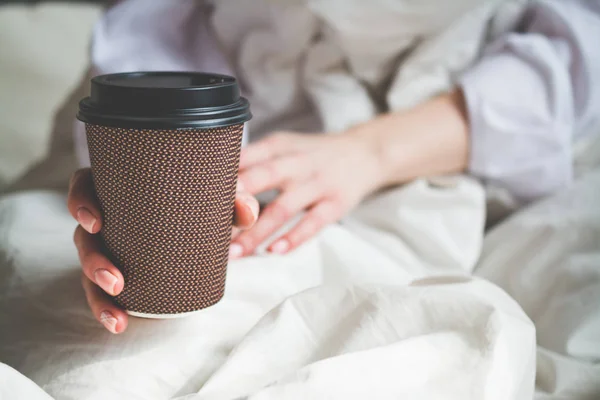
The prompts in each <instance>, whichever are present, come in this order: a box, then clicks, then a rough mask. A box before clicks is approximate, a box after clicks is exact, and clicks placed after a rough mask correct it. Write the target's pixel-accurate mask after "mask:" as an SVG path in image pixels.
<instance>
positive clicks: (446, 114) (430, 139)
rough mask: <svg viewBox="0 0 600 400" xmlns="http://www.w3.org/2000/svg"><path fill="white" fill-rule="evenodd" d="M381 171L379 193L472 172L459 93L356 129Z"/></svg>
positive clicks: (387, 116) (386, 116)
mask: <svg viewBox="0 0 600 400" xmlns="http://www.w3.org/2000/svg"><path fill="white" fill-rule="evenodd" d="M352 134H353V135H355V136H356V137H358V138H360V140H362V143H363V146H365V148H366V149H368V150H367V151H368V152H369V153H370V154H371V155H372V158H373V159H374V163H375V164H376V165H377V171H378V174H379V176H378V177H377V185H378V187H379V188H380V187H384V186H392V185H397V184H401V183H405V182H407V181H410V180H412V179H415V178H419V177H423V176H433V175H442V174H450V173H460V172H464V170H465V169H466V168H467V166H468V159H469V137H468V119H467V114H466V110H465V105H464V99H463V96H462V92H461V91H460V90H459V89H457V90H455V91H453V92H451V93H447V94H444V95H441V96H438V97H436V98H433V99H431V100H429V101H427V102H425V103H423V104H421V105H419V106H417V107H415V108H413V109H411V110H408V111H401V112H395V113H390V114H386V115H382V116H380V117H378V118H377V119H375V120H372V121H370V122H367V123H364V124H362V125H359V126H357V127H355V128H353V129H352Z"/></svg>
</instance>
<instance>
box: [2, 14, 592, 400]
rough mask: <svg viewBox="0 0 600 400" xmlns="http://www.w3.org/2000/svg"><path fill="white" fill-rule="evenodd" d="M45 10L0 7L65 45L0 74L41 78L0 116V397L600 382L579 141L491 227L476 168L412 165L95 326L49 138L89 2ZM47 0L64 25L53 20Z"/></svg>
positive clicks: (65, 114)
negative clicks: (195, 307) (465, 172)
mask: <svg viewBox="0 0 600 400" xmlns="http://www.w3.org/2000/svg"><path fill="white" fill-rule="evenodd" d="M44 7H49V9H46V10H44V9H43V8H36V9H29V8H25V7H24V6H19V7H16V6H15V8H13V9H12V10H10V12H12V13H13V14H11V15H10V16H9V18H10V19H11V20H14V18H18V17H16V15H20V16H21V18H22V19H21V21H22V23H23V24H26V23H28V22H29V23H32V24H33V23H35V24H38V25H39V24H40V21H41V20H43V21H47V22H48V23H51V24H54V25H53V32H62V33H61V34H58V37H57V38H56V42H59V43H60V42H61V41H64V38H65V36H64V35H67V33H68V35H69V36H70V35H73V34H74V33H73V31H69V29H77V30H78V32H81V36H80V38H81V42H78V43H79V45H73V47H72V48H71V51H70V52H69V51H65V52H64V54H63V55H62V56H63V58H64V59H65V60H66V59H68V60H71V62H70V63H68V64H69V65H70V66H71V68H72V69H69V70H68V71H60V69H57V70H55V71H54V72H55V75H49V76H46V77H44V76H41V77H40V76H39V75H36V76H38V78H39V81H33V80H31V79H28V77H29V76H30V75H27V73H25V72H23V78H22V79H21V80H18V79H17V80H16V81H15V82H16V83H14V84H17V85H19V86H18V87H19V88H22V89H23V90H29V91H28V92H24V93H28V94H27V95H24V96H25V97H23V98H25V99H26V98H28V97H27V96H31V93H35V91H36V88H37V90H41V89H40V88H41V87H44V88H46V89H45V90H46V91H45V92H43V93H41V94H40V95H42V94H44V95H45V96H46V97H44V99H45V100H44V102H40V104H36V105H35V106H36V107H37V110H38V112H37V113H34V117H32V116H31V114H27V115H28V118H30V119H31V120H29V121H27V124H30V125H27V124H25V123H24V122H23V118H24V116H23V115H22V114H17V113H15V115H14V116H13V115H11V114H10V113H5V114H3V116H2V119H3V122H2V123H3V124H4V125H3V126H5V127H6V126H12V127H14V129H12V130H10V131H9V130H7V129H4V131H3V132H2V137H1V140H2V146H0V148H1V149H0V151H1V155H0V157H1V159H2V161H4V163H3V164H0V165H2V166H3V167H4V170H2V171H3V175H2V176H3V178H4V180H5V186H4V194H3V195H2V196H1V197H0V398H2V399H4V398H6V399H31V400H37V399H57V400H59V399H77V400H80V399H107V398H110V399H179V400H182V399H186V400H200V399H239V398H249V399H307V398H315V399H317V398H343V399H347V398H361V399H362V398H373V399H396V398H423V399H486V400H488V399H498V400H500V399H532V398H534V399H539V400H541V399H575V400H580V399H581V400H583V399H596V398H600V365H599V363H598V361H599V360H600V268H599V266H600V207H598V199H600V142H598V141H595V142H594V141H589V142H586V143H581V144H580V147H579V148H578V149H576V150H577V180H576V182H575V184H574V185H573V186H572V187H571V188H570V189H569V190H568V191H566V192H564V193H559V194H557V195H555V196H553V197H551V198H548V199H544V200H542V201H539V202H537V203H535V204H532V205H530V206H528V207H526V208H524V209H523V210H521V211H519V212H516V213H514V214H512V215H511V216H509V217H508V218H506V219H505V220H503V221H502V222H501V223H499V224H496V225H494V226H493V227H492V228H491V229H486V208H487V206H488V204H487V199H488V194H487V193H486V190H485V188H484V187H482V186H481V185H480V184H479V183H478V182H477V181H475V180H472V179H470V178H468V177H464V176H455V177H448V178H445V179H443V180H441V179H422V180H417V181H415V182H412V183H410V184H408V185H405V186H403V187H401V188H397V189H394V190H390V191H388V192H386V193H383V194H380V195H378V196H375V197H373V198H371V199H368V200H367V201H366V202H365V203H364V204H363V205H361V206H360V207H359V208H358V209H356V210H355V211H354V212H353V213H352V214H351V215H349V216H348V217H347V218H345V219H344V220H343V221H342V223H340V224H335V225H332V226H329V227H328V228H326V229H325V230H324V231H323V232H322V233H321V234H320V235H319V236H318V237H317V238H316V239H314V240H312V241H311V242H309V243H308V244H306V245H305V246H302V247H301V248H299V249H298V250H297V251H295V252H293V253H292V254H290V255H288V256H284V257H281V256H272V255H265V254H259V255H257V256H254V257H249V258H245V259H242V260H239V261H235V262H232V263H231V264H230V266H229V271H228V278H227V289H226V294H225V297H224V299H223V301H221V302H220V303H219V304H218V305H217V306H215V307H211V308H209V309H207V310H205V311H203V312H201V313H198V314H196V315H194V316H192V317H189V318H183V319H175V320H145V319H138V318H132V320H131V322H130V326H129V328H128V330H127V332H126V333H124V334H121V335H111V334H110V333H108V332H106V331H105V330H104V329H103V328H102V327H101V326H100V325H99V324H98V323H97V322H96V321H95V320H94V319H93V317H92V315H91V313H90V312H89V310H88V309H87V306H86V304H85V298H84V295H83V291H82V289H81V287H80V283H79V280H80V276H79V274H80V271H79V266H78V260H77V255H76V252H75V249H74V246H73V244H72V232H73V229H74V227H75V222H74V221H72V219H71V218H70V217H69V215H68V212H67V210H66V206H65V194H64V186H65V182H66V178H67V177H68V172H69V171H70V170H72V168H74V165H75V160H74V156H73V155H72V154H71V153H72V151H71V147H70V145H69V143H70V142H69V140H67V139H65V138H67V137H68V135H67V136H65V135H56V132H59V131H64V130H67V129H70V128H69V124H70V123H71V121H72V115H73V110H74V106H75V104H76V103H75V100H76V99H77V98H78V97H79V95H80V93H81V92H82V91H85V85H83V86H82V85H79V82H80V81H85V78H82V77H84V76H85V71H86V62H85V52H86V45H85V43H86V40H87V39H86V38H87V37H88V36H86V35H89V29H90V26H91V25H92V24H93V21H94V19H95V18H96V17H97V15H98V12H99V10H98V9H97V8H96V7H93V6H85V7H84V6H80V7H76V8H63V9H62V10H61V11H60V12H61V14H60V15H61V17H60V18H56V14H52V13H53V12H55V10H54V9H52V8H53V7H59V6H56V5H53V6H44ZM50 9H52V10H50ZM48 10H50V11H48ZM32 12H33V13H37V16H36V18H39V19H35V18H33V17H32V14H31V13H32ZM77 12H78V13H80V14H74V13H77ZM6 13H7V9H3V8H0V18H7V17H6ZM15 13H16V14H15ZM19 13H24V14H19ZM44 13H50V14H52V15H54V18H55V19H47V18H52V17H48V15H47V14H44ZM24 15H27V16H26V17H23V16H24ZM65 15H70V17H71V18H73V17H75V16H77V18H76V19H77V21H79V22H80V23H79V24H72V25H69V24H66V25H65V24H63V22H62V21H63V19H62V18H65ZM59 21H61V22H59ZM75 25H77V26H75ZM0 27H2V28H0V29H3V30H4V31H3V32H2V33H0V36H1V37H3V38H5V37H7V36H5V34H6V33H7V31H6V29H11V30H13V31H11V35H16V34H18V35H25V36H21V37H27V36H26V35H29V34H31V35H33V33H29V32H30V31H29V30H27V29H25V26H23V25H21V24H13V25H10V24H9V25H7V24H2V23H0ZM13 37H14V36H13ZM30 38H31V37H30ZM47 40H48V41H50V40H52V38H47ZM29 43H30V44H31V43H34V44H31V46H34V45H35V42H29ZM40 45H42V43H40ZM45 45H49V44H48V42H46V44H45ZM16 47H18V46H13V47H12V49H13V50H14V51H17V50H16ZM23 51H24V52H25V53H24V56H23V57H25V56H26V55H28V54H29V55H31V54H40V53H39V52H38V51H37V50H35V49H29V50H28V49H24V50H23ZM47 57H48V58H47V60H51V58H52V57H51V55H50V54H48V55H47ZM12 59H13V60H14V59H15V58H14V57H13V58H12ZM47 60H46V61H47ZM2 62H3V63H4V62H5V61H2ZM38 62H39V65H44V66H47V65H48V64H47V63H45V61H44V60H38ZM48 62H50V61H48ZM2 68H4V71H6V69H7V68H8V67H7V66H6V65H2ZM40 70H42V71H44V70H46V71H47V69H44V68H41V69H40ZM35 71H37V69H35ZM0 72H3V71H0ZM31 74H33V72H31ZM12 76H13V77H16V76H17V75H12ZM57 77H61V78H62V79H64V80H63V81H61V82H62V83H61V84H60V85H58V86H59V87H60V91H59V92H58V93H56V92H55V88H54V87H53V83H55V82H56V78H57ZM50 79H54V80H52V81H51V82H48V80H50ZM34 82H35V86H31V85H33V83H34ZM44 82H46V86H43V85H42V86H40V85H41V84H43V83H44ZM2 84H3V85H7V83H6V82H5V81H2ZM28 85H29V86H28ZM5 87H6V86H5ZM5 93H6V92H5ZM2 96H3V97H2V105H3V107H4V105H5V104H8V101H9V100H8V97H6V95H5V94H3V95H2ZM36 118H37V120H35V121H34V119H36ZM34 123H36V124H38V125H31V124H34ZM25 128H27V130H25ZM21 129H23V130H21ZM24 131H27V132H30V134H29V136H27V137H26V138H24V137H23V135H22V134H21V133H20V132H24ZM50 138H52V139H50ZM57 138H62V139H60V140H58V139H57ZM29 143H31V145H28V144H29ZM44 143H49V145H48V146H46V147H44ZM34 147H35V148H34ZM45 153H46V154H48V156H47V157H44V156H43V155H44V154H45ZM9 155H10V156H12V158H7V157H8V156H9ZM26 171H27V172H26Z"/></svg>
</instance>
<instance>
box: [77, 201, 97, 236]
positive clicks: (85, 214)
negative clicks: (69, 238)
mask: <svg viewBox="0 0 600 400" xmlns="http://www.w3.org/2000/svg"><path fill="white" fill-rule="evenodd" d="M77 221H78V222H79V224H80V225H81V226H82V227H83V229H85V230H86V231H88V232H89V233H94V225H96V217H94V215H93V214H92V213H91V212H90V210H88V209H87V208H85V207H81V208H80V209H79V210H77Z"/></svg>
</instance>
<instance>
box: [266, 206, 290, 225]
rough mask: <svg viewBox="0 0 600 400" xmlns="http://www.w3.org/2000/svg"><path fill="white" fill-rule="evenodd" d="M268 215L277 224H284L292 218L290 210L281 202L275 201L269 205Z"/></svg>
mask: <svg viewBox="0 0 600 400" xmlns="http://www.w3.org/2000/svg"><path fill="white" fill-rule="evenodd" d="M268 215H269V217H270V218H273V219H274V220H275V221H277V222H279V223H284V222H285V221H287V220H288V219H290V218H291V217H292V215H291V211H290V208H289V207H288V205H287V204H285V203H284V202H282V201H275V202H274V203H273V204H271V206H270V207H269V214H268Z"/></svg>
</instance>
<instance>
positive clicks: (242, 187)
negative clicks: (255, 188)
mask: <svg viewBox="0 0 600 400" xmlns="http://www.w3.org/2000/svg"><path fill="white" fill-rule="evenodd" d="M235 190H236V191H238V192H241V191H243V190H244V184H243V183H242V181H240V180H239V179H238V181H237V186H236V188H235Z"/></svg>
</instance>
